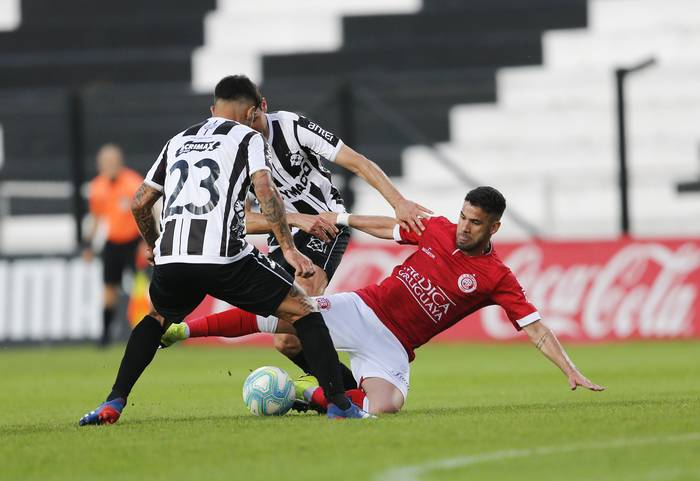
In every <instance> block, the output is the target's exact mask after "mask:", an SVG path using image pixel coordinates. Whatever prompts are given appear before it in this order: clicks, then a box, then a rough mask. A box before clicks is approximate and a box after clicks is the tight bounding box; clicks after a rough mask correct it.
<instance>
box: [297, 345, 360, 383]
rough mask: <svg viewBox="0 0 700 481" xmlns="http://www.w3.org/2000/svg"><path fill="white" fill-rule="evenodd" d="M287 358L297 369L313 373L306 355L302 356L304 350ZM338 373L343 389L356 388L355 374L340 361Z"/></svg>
mask: <svg viewBox="0 0 700 481" xmlns="http://www.w3.org/2000/svg"><path fill="white" fill-rule="evenodd" d="M289 360H290V361H292V362H293V363H294V364H296V365H297V366H298V367H299V369H301V370H302V371H304V372H305V373H306V374H312V375H313V373H312V372H311V367H310V366H309V363H308V362H306V357H305V356H304V351H299V353H297V354H295V355H294V356H292V357H290V358H289ZM340 374H341V376H342V377H343V389H345V390H346V391H347V390H348V389H356V388H357V381H356V380H355V376H353V375H352V371H351V370H350V368H349V367H347V366H346V365H345V364H343V363H342V362H341V363H340Z"/></svg>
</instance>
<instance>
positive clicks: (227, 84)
mask: <svg viewBox="0 0 700 481" xmlns="http://www.w3.org/2000/svg"><path fill="white" fill-rule="evenodd" d="M214 100H248V101H249V102H252V103H253V105H255V106H256V107H259V106H260V104H261V103H262V94H261V93H260V89H259V88H258V86H257V85H255V84H254V83H253V81H252V80H250V79H249V78H248V77H246V76H245V75H229V76H228V77H224V78H222V79H221V80H219V83H218V84H216V88H215V89H214Z"/></svg>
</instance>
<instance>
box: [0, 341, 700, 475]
mask: <svg viewBox="0 0 700 481" xmlns="http://www.w3.org/2000/svg"><path fill="white" fill-rule="evenodd" d="M122 349H123V346H117V347H114V348H112V349H110V350H108V351H99V350H97V349H94V348H90V347H81V348H75V347H71V348H54V349H2V350H0V380H1V382H2V384H1V386H2V388H1V389H0V479H1V480H3V481H5V480H22V481H29V480H41V481H49V480H71V481H72V480H120V481H123V480H147V479H158V480H164V481H175V480H246V481H247V480H250V481H253V480H261V481H262V480H272V479H293V480H304V481H314V480H324V481H328V480H346V479H347V480H353V481H357V480H374V481H380V480H398V479H402V480H418V479H421V480H454V479H465V480H497V481H500V480H518V481H527V480H536V481H548V480H552V481H555V480H556V481H578V480H580V481H602V480H611V481H613V480H614V481H640V480H664V481H687V480H700V343H699V342H697V341H676V342H671V341H667V342H657V343H652V342H639V343H630V344H606V345H593V346H591V345H589V346H569V347H568V350H569V353H570V354H571V356H572V358H573V359H574V361H575V362H576V364H577V365H578V366H579V367H580V368H581V370H582V371H583V372H584V374H586V375H587V376H589V377H590V378H591V379H592V380H593V381H594V382H597V383H600V384H603V385H605V386H607V388H608V390H607V391H605V392H603V393H592V392H588V391H583V390H577V391H575V392H571V391H569V390H568V388H567V384H566V380H565V378H564V377H563V376H562V375H561V373H560V372H558V370H557V369H556V368H555V367H554V366H553V365H551V364H550V363H549V361H547V360H546V359H544V358H543V357H542V356H541V354H540V353H539V352H538V351H537V350H536V349H535V348H534V347H532V346H530V345H528V344H498V345H437V346H427V347H424V348H422V349H420V350H418V358H417V360H416V362H414V364H413V367H412V373H411V392H410V395H409V399H408V403H407V406H406V407H405V409H404V411H402V412H401V413H400V414H398V415H394V416H384V417H382V418H380V419H378V420H376V421H371V422H357V421H355V422H348V421H338V422H331V421H328V420H326V419H325V418H323V417H319V416H316V415H312V414H305V415H300V414H292V415H287V416H284V417H282V418H256V417H253V416H252V415H250V414H248V413H247V411H246V410H245V407H244V406H243V403H242V401H241V387H242V384H243V380H244V379H245V377H246V375H247V373H248V372H249V370H251V369H254V368H257V367H259V366H262V365H265V364H271V365H277V366H280V367H282V368H284V369H287V370H288V371H289V372H290V373H292V374H293V375H297V374H298V371H297V370H296V369H295V368H294V367H293V366H291V364H290V363H289V362H288V361H286V360H285V359H283V358H282V357H281V356H280V355H279V354H277V353H276V352H274V351H273V350H272V349H271V348H269V349H268V348H247V347H237V348H206V347H198V346H178V347H175V348H171V349H168V350H166V351H162V352H159V353H158V354H157V355H156V359H155V360H154V362H153V363H152V364H151V366H150V367H149V369H148V370H147V371H146V373H145V375H144V376H143V377H142V379H141V381H140V382H139V384H137V386H136V388H135V390H134V392H133V393H132V395H131V398H130V399H129V406H128V407H127V409H126V411H125V413H124V415H123V416H122V419H121V420H120V422H119V423H118V424H116V425H113V426H102V427H92V426H90V427H86V428H79V427H78V425H77V421H78V418H79V417H80V416H81V415H83V414H84V413H85V412H86V411H88V410H90V409H92V408H94V407H95V406H96V405H97V403H98V402H99V401H101V400H102V399H103V398H104V396H105V394H106V393H107V391H108V390H109V387H110V385H111V383H112V381H113V379H114V375H115V372H116V368H117V365H118V362H119V359H120V357H121V354H122Z"/></svg>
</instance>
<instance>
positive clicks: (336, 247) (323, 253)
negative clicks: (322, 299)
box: [269, 227, 350, 283]
mask: <svg viewBox="0 0 700 481" xmlns="http://www.w3.org/2000/svg"><path fill="white" fill-rule="evenodd" d="M349 240H350V229H349V228H347V227H339V232H338V235H337V236H335V239H333V240H332V241H331V242H330V243H328V244H326V243H325V242H323V241H322V240H321V239H318V238H316V237H314V236H312V235H311V234H307V233H306V232H304V231H299V232H297V233H296V234H295V235H294V245H296V246H297V249H299V252H301V253H302V254H304V255H305V256H306V257H308V258H309V259H311V262H313V263H314V264H316V265H317V266H318V267H320V268H321V269H323V270H324V271H325V272H326V276H327V277H328V282H329V283H330V282H331V279H332V278H333V274H335V270H336V269H337V268H338V265H339V264H340V260H341V259H342V258H343V254H344V253H345V249H347V247H348V241H349ZM269 257H270V259H272V260H273V261H275V262H276V263H278V264H279V265H281V266H282V267H283V268H284V269H285V270H286V271H287V272H289V274H290V275H292V276H294V268H293V267H292V266H290V265H289V263H288V262H287V261H286V260H285V258H284V255H283V254H282V249H280V248H279V247H278V248H277V249H275V250H274V251H273V252H272V253H271V254H270V256H269Z"/></svg>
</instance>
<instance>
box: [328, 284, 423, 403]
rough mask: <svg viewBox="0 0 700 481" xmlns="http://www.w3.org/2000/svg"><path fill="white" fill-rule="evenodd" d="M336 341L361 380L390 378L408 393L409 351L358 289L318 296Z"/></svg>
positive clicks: (404, 395) (353, 371)
mask: <svg viewBox="0 0 700 481" xmlns="http://www.w3.org/2000/svg"><path fill="white" fill-rule="evenodd" d="M314 299H316V303H317V304H318V309H319V311H320V312H321V314H323V319H324V320H325V321H326V325H327V326H328V330H329V331H330V334H331V338H332V339H333V345H334V346H335V348H336V349H337V350H338V351H345V352H347V353H349V355H350V369H352V374H353V376H355V379H357V381H358V382H361V381H362V379H367V378H370V377H378V378H381V379H384V380H386V381H389V382H390V383H391V384H393V385H394V386H396V388H397V389H398V390H399V391H401V394H403V398H404V401H405V400H406V397H407V395H408V387H409V374H410V371H409V365H408V354H407V353H406V350H405V349H404V347H403V346H402V345H401V343H400V342H399V340H398V339H396V336H394V334H393V333H392V332H391V331H390V330H389V329H388V328H387V327H386V326H385V325H384V324H383V323H382V321H380V320H379V318H378V317H377V315H376V314H375V313H374V311H373V310H372V309H370V308H369V307H368V306H367V304H365V303H364V301H363V300H362V299H361V298H360V296H358V295H357V294H355V293H354V292H342V293H338V294H332V295H330V296H319V297H315V298H314Z"/></svg>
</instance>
